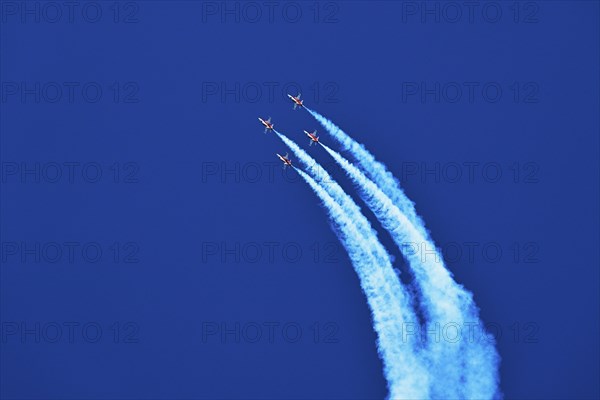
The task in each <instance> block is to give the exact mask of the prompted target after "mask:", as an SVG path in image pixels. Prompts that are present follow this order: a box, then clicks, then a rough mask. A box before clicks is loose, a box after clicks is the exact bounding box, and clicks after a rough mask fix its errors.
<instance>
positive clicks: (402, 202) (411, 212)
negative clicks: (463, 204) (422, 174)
mask: <svg viewBox="0 0 600 400" xmlns="http://www.w3.org/2000/svg"><path fill="white" fill-rule="evenodd" d="M304 108H306V111H308V112H309V114H310V115H312V116H313V117H314V118H315V119H316V120H317V121H318V122H319V123H320V124H321V125H322V126H323V127H324V128H325V129H326V130H327V132H328V133H329V134H330V135H331V137H333V138H334V139H335V140H337V141H338V142H339V143H340V144H341V145H342V148H343V149H344V150H345V151H348V152H349V153H350V154H352V157H354V159H355V160H356V162H357V164H358V166H359V167H360V169H361V170H362V171H363V172H364V173H365V175H367V177H369V179H371V180H372V181H373V182H375V183H376V184H377V186H379V187H380V188H381V190H382V191H383V192H384V193H385V194H386V195H387V196H388V197H389V198H390V199H392V201H393V203H394V204H396V206H398V208H399V209H400V210H401V211H402V212H403V213H404V214H405V215H406V217H407V218H408V219H409V221H410V222H411V223H412V224H413V225H414V226H415V227H416V228H417V229H418V230H419V231H420V232H421V234H422V235H423V236H424V237H426V238H429V233H428V232H427V229H426V228H425V223H424V222H423V220H422V219H421V217H419V215H418V214H417V211H416V210H415V203H413V202H412V200H410V199H409V198H408V197H407V196H406V194H404V191H403V190H402V188H401V187H400V183H399V182H398V180H397V179H396V177H395V176H394V175H393V174H392V173H391V172H390V171H388V170H387V168H386V167H385V165H383V164H382V163H380V162H379V161H377V160H376V159H375V157H374V156H373V155H372V154H371V153H370V152H369V151H368V150H367V149H366V148H365V146H364V145H362V144H360V143H358V142H357V141H356V140H354V139H352V138H351V137H350V136H349V135H348V134H346V133H345V132H344V131H343V130H342V129H340V128H339V127H338V126H337V125H335V124H334V123H333V122H331V121H330V120H328V119H327V118H325V117H324V116H322V115H321V114H319V113H318V112H316V111H313V110H311V109H310V108H307V107H306V106H304Z"/></svg>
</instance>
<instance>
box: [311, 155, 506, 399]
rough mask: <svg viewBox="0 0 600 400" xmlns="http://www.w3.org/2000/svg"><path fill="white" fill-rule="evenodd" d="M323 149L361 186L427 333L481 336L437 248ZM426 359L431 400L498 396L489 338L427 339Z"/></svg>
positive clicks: (470, 305) (469, 302)
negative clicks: (404, 264)
mask: <svg viewBox="0 0 600 400" xmlns="http://www.w3.org/2000/svg"><path fill="white" fill-rule="evenodd" d="M321 146H322V147H323V148H324V149H325V150H326V151H327V152H328V153H329V154H330V155H331V156H332V157H333V158H334V159H335V161H336V162H337V163H338V164H339V165H340V166H341V167H342V168H343V169H344V170H345V171H346V173H347V175H348V176H349V177H350V178H351V180H352V181H353V182H354V183H355V184H356V185H357V186H358V187H359V190H360V194H361V197H362V198H363V200H364V201H365V203H366V204H367V205H368V206H369V208H370V209H371V210H372V211H373V212H374V213H375V215H376V216H377V218H378V219H379V220H380V221H381V223H382V225H383V226H384V228H385V229H386V230H388V231H389V232H390V234H391V236H392V238H393V240H394V242H395V243H396V245H397V246H398V247H399V248H400V250H401V251H402V253H403V255H404V256H405V258H406V259H407V261H408V264H409V266H410V267H411V269H412V271H413V273H414V275H415V278H416V282H417V285H418V287H419V289H420V291H421V295H422V296H421V304H422V306H423V308H424V312H425V314H426V319H427V322H426V325H427V326H426V329H427V332H434V333H435V332H436V331H439V330H440V329H441V333H444V331H445V329H448V327H452V328H454V329H457V327H458V329H464V328H465V327H469V329H473V328H477V330H478V331H479V332H484V329H483V326H482V324H481V322H480V321H479V315H478V310H477V307H476V306H475V304H474V302H473V298H472V295H471V294H470V293H469V292H467V291H466V290H465V289H464V288H463V287H462V286H461V285H458V284H457V283H456V282H454V280H453V279H452V276H451V274H450V273H449V272H448V270H447V269H446V268H445V266H444V264H443V260H442V258H441V256H440V255H439V254H438V252H437V249H436V248H435V246H434V245H433V243H431V242H430V240H429V239H428V237H426V236H425V235H424V234H423V231H424V230H423V229H422V230H419V229H417V228H416V227H415V225H413V223H412V222H411V221H410V220H409V219H408V216H407V215H405V214H404V213H403V212H402V211H401V210H400V208H399V207H397V206H396V205H395V204H394V202H393V201H392V199H390V198H389V196H387V195H386V194H385V193H384V192H383V191H382V190H381V189H380V188H379V187H378V186H377V185H376V184H375V183H374V182H373V181H371V180H369V179H368V178H367V177H366V176H365V175H364V174H363V173H362V172H361V171H360V170H359V169H358V168H357V167H355V166H354V165H352V164H351V163H350V162H348V160H346V159H345V158H344V157H342V156H341V155H340V154H339V153H337V152H336V151H334V150H332V149H330V148H329V147H327V146H325V145H323V144H321ZM407 245H416V246H417V248H420V246H422V245H428V246H429V247H430V249H429V251H430V252H432V253H434V256H435V257H433V260H432V257H429V259H427V254H429V255H430V256H431V255H432V254H431V253H429V252H427V253H425V257H422V256H420V255H419V252H418V251H409V249H408V248H407ZM438 333H439V332H438ZM427 355H428V361H429V366H428V367H429V370H430V371H431V372H432V373H433V374H434V375H435V377H434V379H433V383H434V386H433V388H432V396H433V397H435V398H465V397H466V398H469V399H471V398H472V399H486V398H493V397H494V396H497V395H498V389H497V385H498V376H497V364H498V355H497V353H496V351H495V348H494V346H493V341H492V340H491V339H490V337H489V336H487V335H484V337H483V338H474V337H473V338H472V337H471V336H469V337H468V338H464V337H463V338H459V340H457V341H454V340H448V338H445V339H444V340H442V341H440V340H439V337H436V338H435V339H434V340H431V339H429V338H428V340H427Z"/></svg>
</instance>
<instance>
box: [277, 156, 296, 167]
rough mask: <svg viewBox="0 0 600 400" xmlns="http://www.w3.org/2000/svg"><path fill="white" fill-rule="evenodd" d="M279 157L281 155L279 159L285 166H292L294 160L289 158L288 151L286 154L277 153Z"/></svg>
mask: <svg viewBox="0 0 600 400" xmlns="http://www.w3.org/2000/svg"><path fill="white" fill-rule="evenodd" d="M275 154H277V153H275ZM277 157H279V159H280V160H281V161H282V162H283V168H285V167H291V166H292V160H290V159H289V158H288V153H285V156H282V155H281V154H277Z"/></svg>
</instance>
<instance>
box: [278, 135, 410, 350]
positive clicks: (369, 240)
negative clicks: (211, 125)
mask: <svg viewBox="0 0 600 400" xmlns="http://www.w3.org/2000/svg"><path fill="white" fill-rule="evenodd" d="M274 132H275V134H277V136H278V137H279V138H280V139H281V140H282V141H283V143H284V144H285V145H286V146H287V147H288V148H289V149H290V150H291V151H292V152H293V153H294V154H295V156H296V157H297V158H298V159H299V160H300V162H301V163H302V164H303V165H304V167H305V170H306V171H307V172H308V174H309V175H310V176H311V177H312V178H313V179H315V180H316V181H318V182H319V183H320V184H321V186H322V187H323V188H324V189H325V191H326V192H327V193H328V194H329V195H330V196H331V197H333V199H334V200H335V201H336V202H337V203H338V204H339V205H340V206H341V207H342V209H343V210H344V211H345V212H346V214H347V215H348V216H349V217H350V219H351V220H352V221H353V223H354V224H355V225H356V228H357V229H358V231H359V233H360V234H361V236H362V237H363V244H364V245H365V246H368V248H369V249H370V250H371V253H372V254H373V256H374V257H375V259H376V260H377V263H378V265H379V267H380V268H381V269H382V271H383V273H384V274H385V276H386V281H387V283H388V285H389V286H390V287H391V290H392V293H394V294H395V297H396V302H395V303H390V306H391V307H394V308H395V310H396V312H397V313H398V314H400V315H404V316H405V317H404V321H405V323H406V324H408V325H407V326H410V327H415V328H416V327H418V321H417V318H416V315H415V313H414V311H413V308H412V301H411V300H412V299H411V296H409V295H408V293H407V291H406V290H405V288H404V287H403V286H402V284H401V282H400V279H399V278H398V275H397V274H396V272H394V270H393V268H392V262H391V260H390V255H389V253H388V252H387V251H386V250H385V248H384V247H383V245H382V244H381V242H380V241H379V239H378V238H377V232H376V231H375V230H374V229H373V228H372V227H371V224H370V223H369V221H368V220H367V218H366V217H365V216H364V215H363V213H362V212H361V210H360V208H359V206H358V205H357V204H356V203H355V202H354V200H353V199H352V198H351V197H350V196H349V195H348V194H347V193H346V192H344V190H343V189H342V187H341V186H340V185H338V183H337V182H335V180H334V179H333V178H332V177H331V176H330V175H329V174H328V173H327V171H326V170H325V169H324V168H323V167H321V166H320V165H319V164H318V163H317V161H316V160H315V159H313V158H312V157H311V156H309V155H308V154H307V153H306V152H305V151H304V150H302V149H301V148H300V147H299V146H298V145H297V144H296V143H295V142H294V141H292V140H290V139H289V138H288V137H286V136H285V135H283V134H282V133H280V132H278V131H276V130H274ZM404 328H406V327H405V326H401V327H399V329H401V330H402V329H404ZM417 339H418V338H416V337H414V336H410V337H408V338H407V340H409V341H410V344H411V345H412V346H413V347H416V346H418V343H416V342H417Z"/></svg>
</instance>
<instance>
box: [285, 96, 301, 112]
mask: <svg viewBox="0 0 600 400" xmlns="http://www.w3.org/2000/svg"><path fill="white" fill-rule="evenodd" d="M300 96H301V94H300V93H298V96H296V97H294V96H292V95H291V94H288V97H289V98H290V99H292V101H293V102H294V110H295V109H296V108H298V107H303V105H302V103H303V102H304V100H300Z"/></svg>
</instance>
